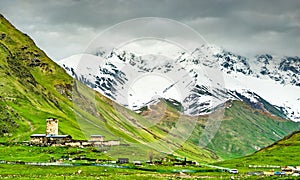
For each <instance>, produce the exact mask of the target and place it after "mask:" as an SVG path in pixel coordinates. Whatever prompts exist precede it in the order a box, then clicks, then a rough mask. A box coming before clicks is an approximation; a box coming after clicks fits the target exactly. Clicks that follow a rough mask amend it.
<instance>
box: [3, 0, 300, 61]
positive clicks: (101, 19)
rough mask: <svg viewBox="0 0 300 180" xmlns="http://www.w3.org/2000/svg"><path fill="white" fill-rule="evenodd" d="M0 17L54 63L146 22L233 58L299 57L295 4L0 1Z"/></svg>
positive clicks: (298, 6) (293, 0)
mask: <svg viewBox="0 0 300 180" xmlns="http://www.w3.org/2000/svg"><path fill="white" fill-rule="evenodd" d="M0 11H1V13H3V15H4V16H6V17H7V18H8V19H9V20H10V21H11V22H12V23H13V24H14V25H15V26H16V27H18V28H19V29H21V30H22V31H25V32H26V33H27V34H29V35H30V36H32V37H33V38H34V40H35V41H36V42H37V44H38V45H40V46H41V48H42V49H44V50H45V51H46V52H47V53H48V54H49V55H50V56H51V57H52V58H54V59H56V60H58V59H60V58H63V57H66V56H69V55H72V54H76V53H80V52H81V51H83V50H84V48H85V47H86V46H87V44H88V43H89V42H90V41H91V40H92V39H93V36H95V35H96V34H98V33H100V32H101V31H103V30H104V29H105V28H108V27H110V26H112V25H114V24H116V23H119V22H122V21H125V20H128V19H132V18H139V17H149V16H150V17H151V16H152V17H153V16H154V17H165V18H170V19H174V20H177V21H180V22H183V23H186V24H187V25H190V26H191V27H192V28H194V29H195V30H197V31H198V32H200V33H201V34H202V35H203V36H204V37H205V38H206V39H207V40H208V41H209V42H210V43H213V44H216V45H220V46H223V47H225V48H226V49H228V50H231V51H234V52H237V53H241V54H246V55H254V54H257V53H261V52H262V51H267V52H272V53H275V54H278V55H298V56H299V55H300V52H299V50H298V47H300V40H299V37H300V1H298V0H286V1H282V0H271V1H267V0H266V1H259V0H257V1H255V0H245V1H240V0H211V1H206V0H200V1H199V0H162V1H160V0H151V1H149V0H115V1H112V0H100V1H97V0H87V1H80V0H62V1H58V0H57V1H56V0H55V1H39V0H24V1H17V0H2V1H1V7H0Z"/></svg>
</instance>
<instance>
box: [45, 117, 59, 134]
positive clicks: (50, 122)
mask: <svg viewBox="0 0 300 180" xmlns="http://www.w3.org/2000/svg"><path fill="white" fill-rule="evenodd" d="M48 134H55V135H58V119H54V118H48V119H47V128H46V135H48Z"/></svg>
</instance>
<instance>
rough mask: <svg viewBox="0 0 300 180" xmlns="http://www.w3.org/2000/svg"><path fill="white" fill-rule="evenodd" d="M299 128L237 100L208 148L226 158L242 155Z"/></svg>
mask: <svg viewBox="0 0 300 180" xmlns="http://www.w3.org/2000/svg"><path fill="white" fill-rule="evenodd" d="M296 130H299V124H297V123H295V122H292V121H289V120H285V119H282V118H279V117H276V116H274V115H271V114H268V113H265V112H261V111H258V110H256V109H252V108H251V107H250V106H248V105H247V104H245V103H243V102H239V101H233V102H232V103H231V105H230V108H226V111H225V117H224V119H223V121H222V124H221V126H220V128H219V130H218V132H217V133H216V135H215V136H214V138H213V139H212V141H211V143H209V144H208V148H209V149H211V150H213V151H214V152H216V154H218V155H219V156H221V157H222V158H224V159H229V158H235V157H241V156H244V155H247V154H251V153H253V152H255V151H257V150H258V149H261V148H264V147H266V146H267V145H269V144H272V143H273V142H275V141H277V140H279V139H281V138H283V137H284V136H286V135H287V134H289V133H291V132H293V131H296Z"/></svg>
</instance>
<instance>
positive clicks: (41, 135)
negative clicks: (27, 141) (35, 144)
mask: <svg viewBox="0 0 300 180" xmlns="http://www.w3.org/2000/svg"><path fill="white" fill-rule="evenodd" d="M45 136H46V134H32V135H31V136H30V137H45Z"/></svg>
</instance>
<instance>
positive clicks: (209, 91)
mask: <svg viewBox="0 0 300 180" xmlns="http://www.w3.org/2000/svg"><path fill="white" fill-rule="evenodd" d="M170 54H172V55H173V56H174V58H173V59H172V58H171V57H172V56H165V55H162V54H155V55H154V54H151V53H150V54H144V55H140V54H135V53H133V52H128V51H125V50H124V49H114V50H112V51H111V52H106V51H105V50H103V49H100V50H99V51H97V53H95V55H92V54H84V55H76V56H71V57H70V58H67V59H64V60H62V61H60V62H59V64H60V65H61V66H62V67H64V68H65V69H66V70H67V72H68V73H69V74H71V75H72V76H73V77H75V78H77V79H79V80H81V81H82V82H84V83H85V84H87V85H89V86H90V87H92V88H94V89H95V90H97V91H99V92H100V93H102V94H104V95H105V96H107V97H109V98H111V99H113V100H115V101H117V102H118V103H120V104H122V105H124V106H126V107H129V108H131V109H139V108H141V107H142V106H145V105H149V103H150V104H151V102H156V101H155V97H163V98H165V99H168V98H170V99H175V100H176V101H178V102H180V103H183V105H184V107H185V109H184V113H186V114H190V115H197V114H206V113H210V112H211V111H212V110H213V109H214V108H215V107H217V106H218V105H220V104H222V103H225V102H226V101H228V100H229V99H237V100H241V101H245V102H247V103H249V104H252V105H253V107H256V108H259V109H261V110H264V111H268V108H266V107H264V105H266V104H267V105H266V106H268V107H269V105H268V103H270V104H271V106H272V105H274V107H276V108H275V109H277V110H278V111H280V112H282V113H285V114H286V116H287V117H289V118H290V119H292V120H296V121H297V120H299V121H300V109H299V104H300V94H299V92H300V91H299V90H300V83H299V82H300V79H299V78H300V74H299V70H300V69H299V67H300V59H299V58H298V57H276V56H272V55H270V54H262V55H257V56H256V57H253V58H248V57H244V56H241V55H238V54H235V53H232V52H230V51H228V50H225V49H223V48H220V47H217V46H215V45H203V46H200V47H199V48H197V49H195V50H194V51H193V52H191V53H190V54H189V53H188V52H180V51H178V52H177V50H176V52H172V53H169V55H170ZM174 54H175V55H174ZM145 74H147V75H150V76H151V78H149V77H146V78H144V77H143V76H144V75H145ZM157 74H158V76H157V77H160V78H162V79H159V78H158V79H156V80H154V79H153V78H154V77H155V76H156V75H157ZM216 77H217V78H216ZM141 79H142V80H141ZM165 80H166V81H165ZM134 85H135V86H134ZM133 86H134V88H133ZM146 90H147V91H146ZM148 90H149V91H148ZM151 90H153V91H151ZM181 91H184V92H183V93H182V92H181ZM179 96H180V98H178V97H179ZM153 98H154V99H153ZM156 99H157V98H156ZM273 109H274V108H273Z"/></svg>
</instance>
